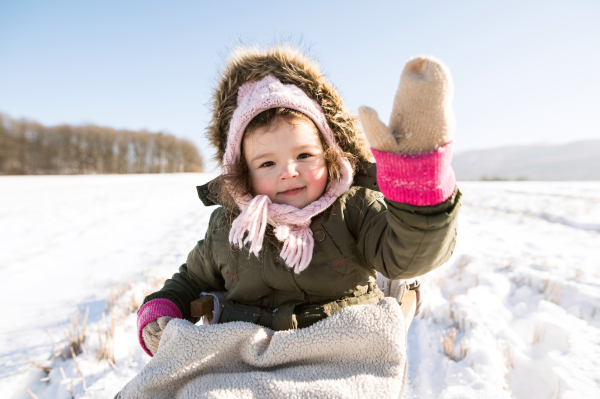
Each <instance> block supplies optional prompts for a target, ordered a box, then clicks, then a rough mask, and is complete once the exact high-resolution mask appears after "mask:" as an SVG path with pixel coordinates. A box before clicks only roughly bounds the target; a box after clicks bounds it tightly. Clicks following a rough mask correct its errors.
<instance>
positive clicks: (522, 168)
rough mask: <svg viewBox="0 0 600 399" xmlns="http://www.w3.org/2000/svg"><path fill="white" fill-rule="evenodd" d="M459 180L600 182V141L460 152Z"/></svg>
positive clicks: (457, 157) (456, 161) (456, 168)
mask: <svg viewBox="0 0 600 399" xmlns="http://www.w3.org/2000/svg"><path fill="white" fill-rule="evenodd" d="M452 166H453V167H454V171H455V172H456V178H457V180H600V140H587V141H577V142H574V143H569V144H562V145H528V146H513V147H500V148H492V149H488V150H473V151H465V152H459V153H456V154H455V155H454V159H453V161H452Z"/></svg>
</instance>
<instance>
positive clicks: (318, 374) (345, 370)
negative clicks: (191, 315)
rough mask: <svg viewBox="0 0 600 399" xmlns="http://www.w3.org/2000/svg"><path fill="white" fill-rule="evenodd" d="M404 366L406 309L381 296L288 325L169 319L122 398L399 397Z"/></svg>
mask: <svg viewBox="0 0 600 399" xmlns="http://www.w3.org/2000/svg"><path fill="white" fill-rule="evenodd" d="M405 371H406V335H405V325H404V316H403V314H402V311H401V309H400V306H399V305H398V302H397V301H396V300H395V299H393V298H384V299H383V300H381V301H380V302H379V303H378V304H377V305H357V306H351V307H349V308H346V309H343V310H341V311H340V312H338V313H336V314H334V315H333V316H331V317H328V318H326V319H324V320H321V321H319V322H317V323H315V324H313V325H312V326H310V327H307V328H302V329H297V330H288V331H278V332H274V331H272V330H269V329H266V328H263V327H261V326H258V325H255V324H251V323H246V322H232V323H226V324H218V325H194V324H192V323H190V322H188V321H185V320H177V319H175V320H171V321H170V322H169V324H168V325H167V327H166V328H165V330H164V332H163V335H162V339H161V340H160V344H159V348H158V352H157V353H156V355H155V356H154V358H153V359H152V360H151V361H150V362H149V363H148V364H146V366H145V367H144V368H143V369H142V370H141V371H140V372H139V373H138V374H137V375H136V376H135V377H134V378H133V380H131V381H130V382H129V383H128V384H127V385H126V386H125V387H124V388H123V390H122V391H121V393H120V398H121V399H134V398H135V399H137V398H140V399H141V398H155V399H167V398H169V399H170V398H175V399H192V398H367V399H368V398H398V397H400V394H401V392H402V389H403V384H404V379H405Z"/></svg>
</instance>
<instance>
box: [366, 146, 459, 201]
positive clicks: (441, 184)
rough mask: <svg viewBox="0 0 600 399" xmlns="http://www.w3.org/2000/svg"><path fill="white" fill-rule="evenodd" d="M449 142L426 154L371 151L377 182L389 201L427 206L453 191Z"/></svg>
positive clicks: (453, 181)
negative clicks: (373, 157) (375, 163)
mask: <svg viewBox="0 0 600 399" xmlns="http://www.w3.org/2000/svg"><path fill="white" fill-rule="evenodd" d="M453 145H454V143H453V142H452V141H450V142H449V143H447V144H445V145H443V146H442V147H439V148H437V149H435V150H433V151H430V152H424V153H417V154H394V153H390V152H383V151H377V150H375V149H371V151H372V152H373V155H374V156H375V160H376V161H377V183H378V184H379V189H380V190H381V192H382V193H383V195H385V197H386V198H387V199H389V200H392V201H396V202H402V203H405V204H409V205H417V206H429V205H437V204H440V203H442V202H444V201H446V200H447V199H448V198H450V196H451V195H452V193H453V192H454V187H455V186H456V178H455V176H454V170H453V169H452V166H451V165H450V163H451V162H452V147H453Z"/></svg>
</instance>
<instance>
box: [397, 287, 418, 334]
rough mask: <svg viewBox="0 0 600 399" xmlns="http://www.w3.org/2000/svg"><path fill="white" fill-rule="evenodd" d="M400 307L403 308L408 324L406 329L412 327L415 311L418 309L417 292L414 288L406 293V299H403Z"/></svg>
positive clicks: (405, 322) (405, 320) (405, 321)
mask: <svg viewBox="0 0 600 399" xmlns="http://www.w3.org/2000/svg"><path fill="white" fill-rule="evenodd" d="M400 309H402V313H404V324H405V325H406V329H407V330H408V327H410V323H411V322H412V319H413V317H415V311H416V310H417V292H416V291H414V290H410V291H408V292H407V293H406V295H404V299H403V300H402V304H401V305H400Z"/></svg>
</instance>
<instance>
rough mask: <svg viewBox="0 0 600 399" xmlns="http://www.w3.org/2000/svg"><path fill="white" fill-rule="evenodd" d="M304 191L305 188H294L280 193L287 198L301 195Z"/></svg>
mask: <svg viewBox="0 0 600 399" xmlns="http://www.w3.org/2000/svg"><path fill="white" fill-rule="evenodd" d="M302 190H304V187H297V188H292V189H290V190H287V191H282V192H280V193H279V195H283V196H286V197H292V196H294V195H297V194H300V192H301V191H302Z"/></svg>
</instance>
